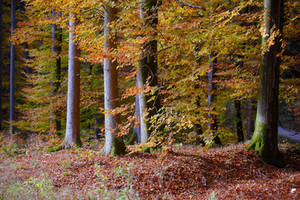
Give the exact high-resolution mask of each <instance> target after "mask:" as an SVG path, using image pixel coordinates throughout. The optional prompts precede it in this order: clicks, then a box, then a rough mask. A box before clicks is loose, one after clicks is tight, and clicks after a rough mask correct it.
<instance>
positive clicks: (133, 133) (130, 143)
mask: <svg viewBox="0 0 300 200" xmlns="http://www.w3.org/2000/svg"><path fill="white" fill-rule="evenodd" d="M136 138H137V134H136V133H135V132H132V133H131V134H130V136H129V138H128V141H127V142H126V145H132V144H133V143H134V141H135V140H136Z"/></svg>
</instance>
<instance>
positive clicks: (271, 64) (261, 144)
mask: <svg viewBox="0 0 300 200" xmlns="http://www.w3.org/2000/svg"><path fill="white" fill-rule="evenodd" d="M264 8H265V13H264V27H263V39H262V49H263V52H262V63H261V68H260V83H259V96H258V102H257V113H256V122H255V131H254V134H253V136H252V141H251V145H250V146H249V148H250V149H255V150H257V151H258V152H259V155H260V156H261V157H262V158H263V160H264V161H266V162H268V163H271V164H274V165H281V164H282V162H281V161H282V160H281V155H280V152H279V150H278V138H277V137H278V129H277V126H278V93H279V67H280V57H279V56H278V55H277V54H278V53H279V52H280V50H281V42H280V39H281V33H282V17H283V16H282V15H283V0H264Z"/></svg>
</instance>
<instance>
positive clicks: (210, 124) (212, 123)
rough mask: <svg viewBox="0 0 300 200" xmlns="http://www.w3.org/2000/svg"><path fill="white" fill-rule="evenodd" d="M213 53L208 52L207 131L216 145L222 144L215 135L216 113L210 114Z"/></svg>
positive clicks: (212, 108)
mask: <svg viewBox="0 0 300 200" xmlns="http://www.w3.org/2000/svg"><path fill="white" fill-rule="evenodd" d="M213 59H214V54H213V53H212V52H211V53H210V54H209V68H210V71H209V72H208V107H209V112H208V119H209V122H208V131H209V132H211V134H212V135H214V142H215V143H216V144H218V145H222V143H221V140H220V138H219V137H218V136H217V135H215V134H216V132H217V129H218V123H217V117H216V115H214V114H212V112H214V111H215V108H214V106H213V105H212V104H213V102H214V99H215V97H216V96H215V94H214V92H215V85H214V82H213V79H214V73H215V65H216V59H214V60H213Z"/></svg>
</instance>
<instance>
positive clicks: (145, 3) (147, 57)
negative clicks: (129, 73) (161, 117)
mask: <svg viewBox="0 0 300 200" xmlns="http://www.w3.org/2000/svg"><path fill="white" fill-rule="evenodd" d="M160 3H161V2H160V1H157V0H142V1H141V3H140V19H141V21H142V23H143V24H144V26H145V27H147V26H148V27H151V28H152V29H153V30H154V34H153V35H152V36H151V37H154V36H155V35H156V34H157V33H156V26H157V24H158V7H159V5H160ZM136 80H137V87H138V88H137V90H138V102H139V116H138V118H139V120H140V123H139V124H140V126H141V127H140V134H141V137H140V138H141V143H146V142H147V140H148V137H149V133H148V124H147V121H148V120H149V119H150V118H151V117H152V116H154V115H155V114H157V112H158V110H159V109H160V98H159V93H158V78H157V40H150V41H147V42H146V43H145V44H143V46H142V50H141V56H140V60H139V64H138V73H137V79H136ZM147 80H149V82H148V83H147ZM146 84H149V86H150V87H151V88H152V90H156V91H155V92H154V93H153V95H150V94H145V93H144V87H145V85H146ZM150 99H151V100H150ZM146 113H148V114H147V119H146Z"/></svg>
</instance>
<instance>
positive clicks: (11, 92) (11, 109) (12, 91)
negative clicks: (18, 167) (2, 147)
mask: <svg viewBox="0 0 300 200" xmlns="http://www.w3.org/2000/svg"><path fill="white" fill-rule="evenodd" d="M15 4H16V2H15V0H11V28H10V29H11V36H12V34H13V31H14V29H15V24H16V19H15V12H16V5H15ZM9 74H10V81H9V86H10V89H9V102H10V107H9V122H10V125H9V132H10V135H11V136H12V135H13V133H14V126H13V122H14V119H15V118H14V117H15V116H14V114H15V113H14V110H15V81H14V79H15V47H14V44H13V41H10V73H9Z"/></svg>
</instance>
